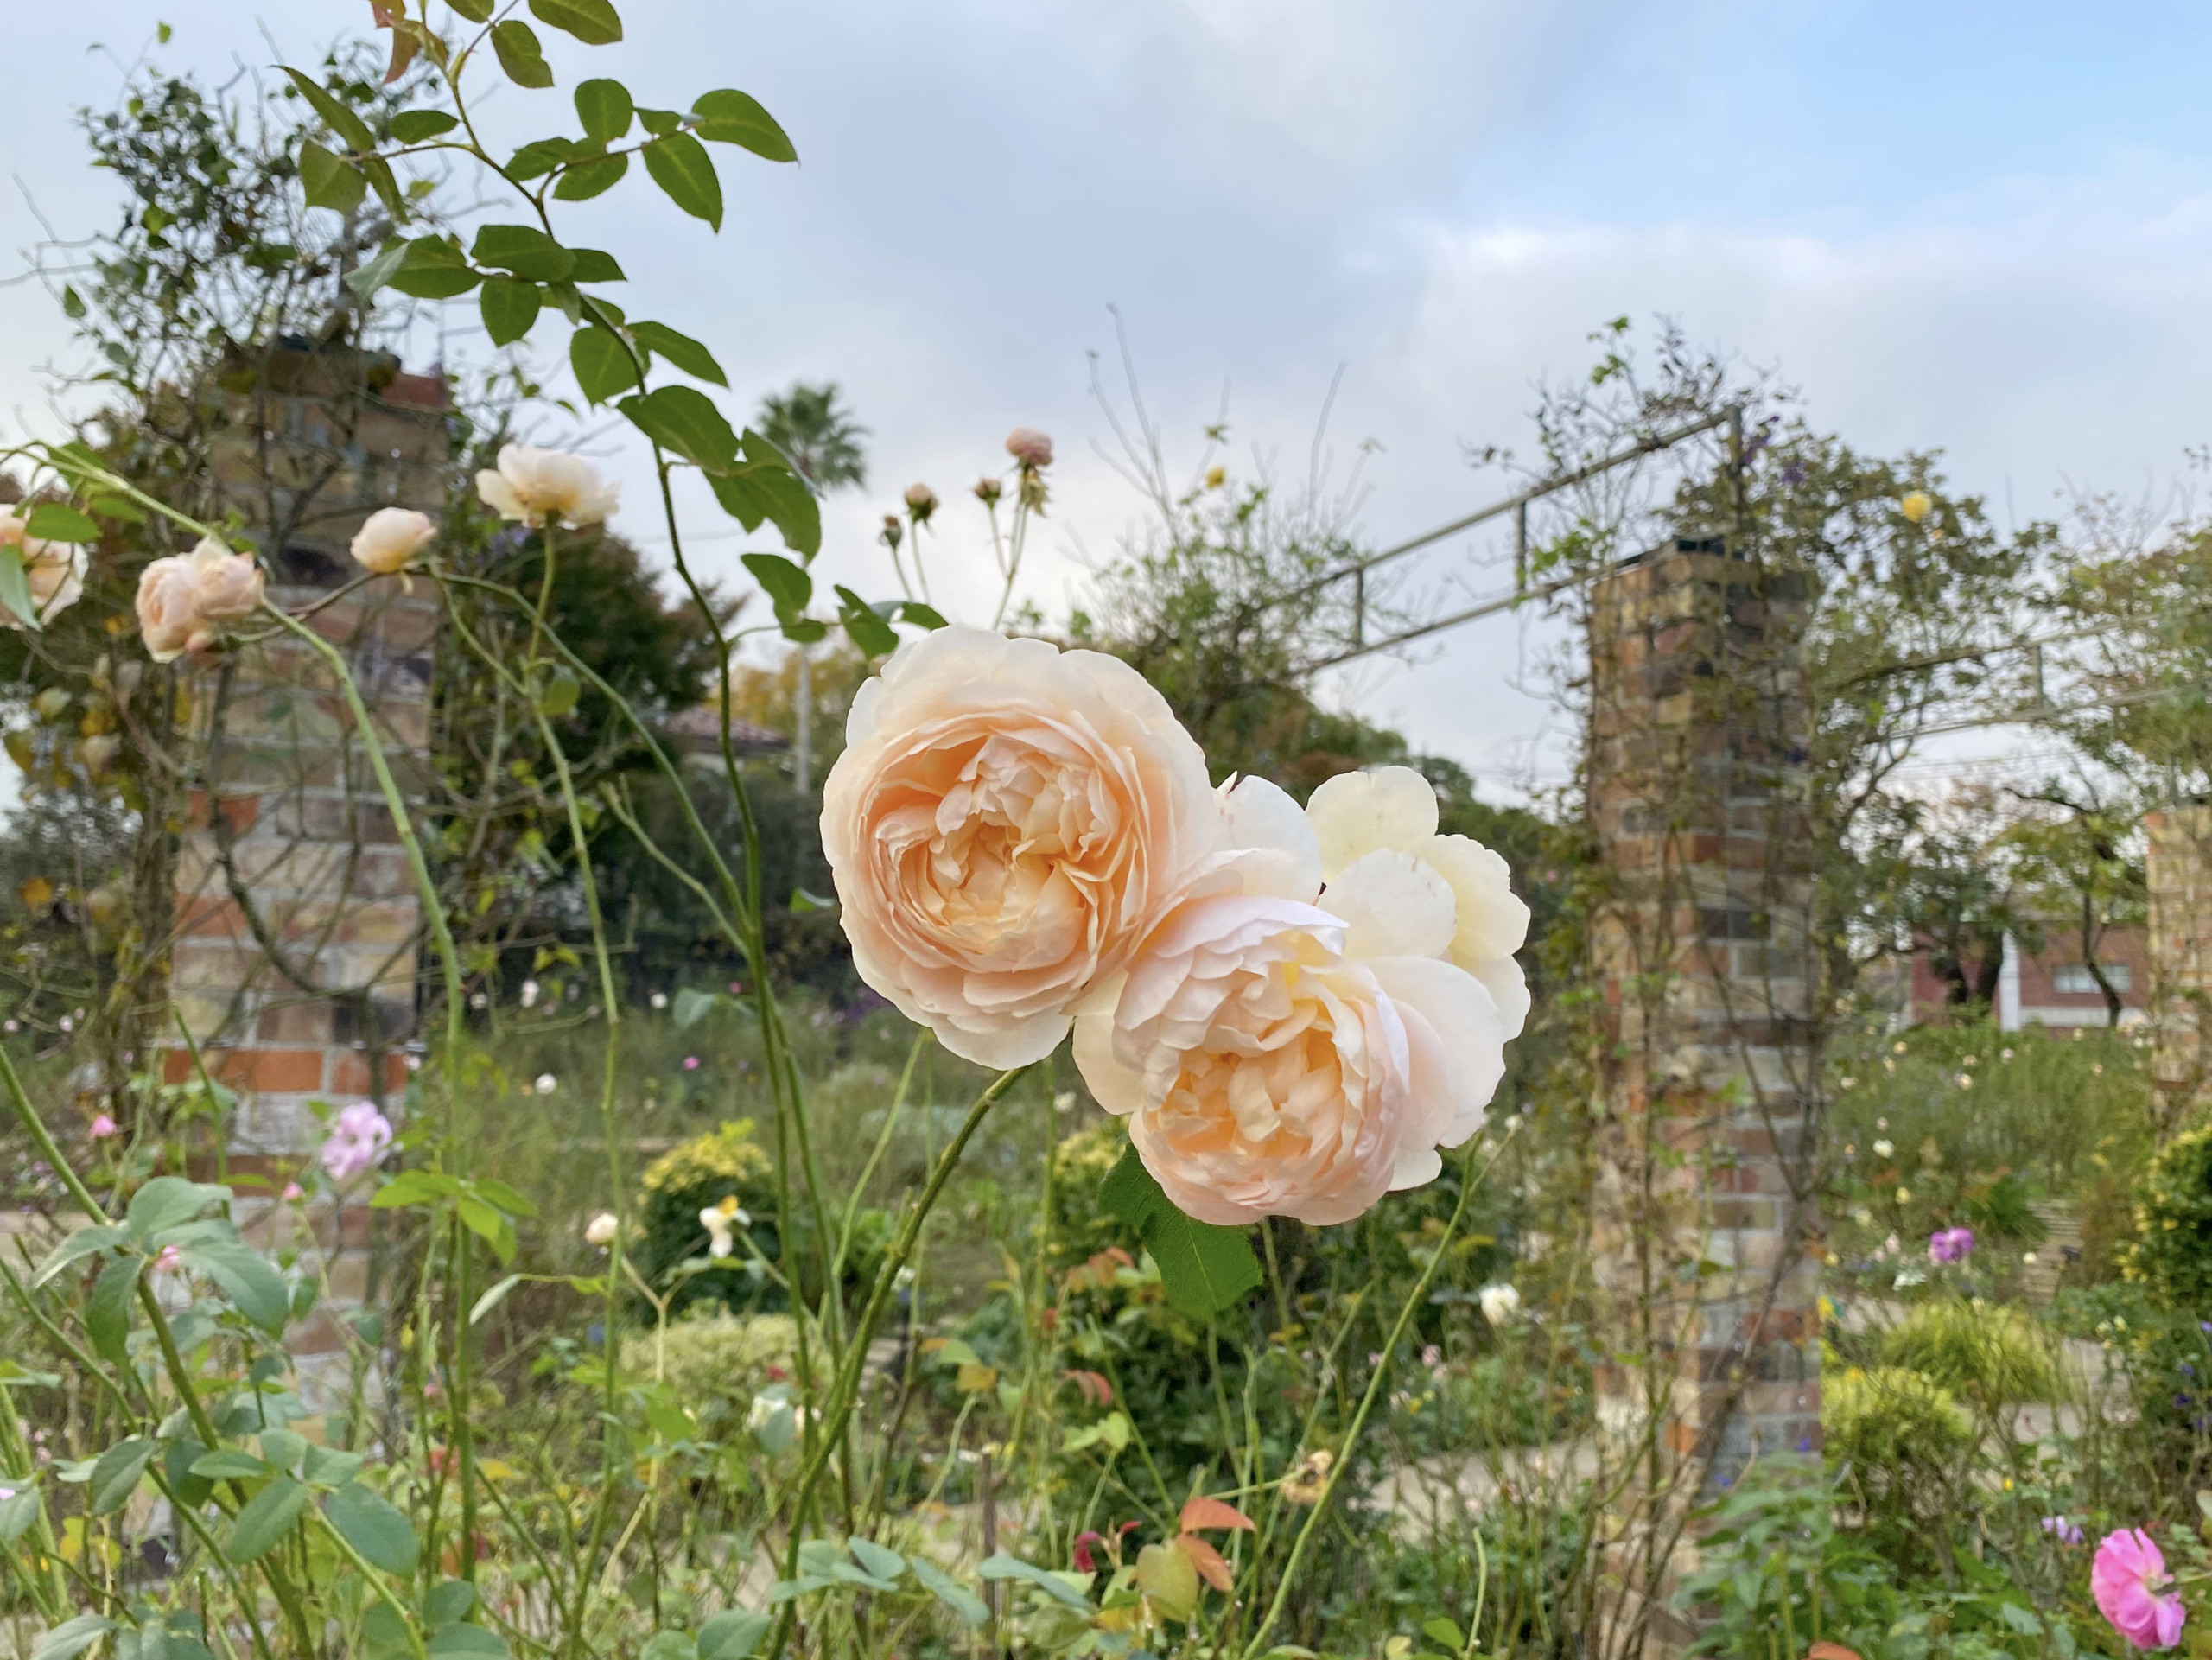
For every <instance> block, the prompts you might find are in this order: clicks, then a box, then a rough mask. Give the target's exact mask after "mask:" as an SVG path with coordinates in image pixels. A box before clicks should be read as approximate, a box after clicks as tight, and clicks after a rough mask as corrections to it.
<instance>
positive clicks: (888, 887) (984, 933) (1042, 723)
mask: <svg viewBox="0 0 2212 1660" xmlns="http://www.w3.org/2000/svg"><path fill="white" fill-rule="evenodd" d="M822 844H823V852H824V853H825V854H827V855H828V857H829V868H830V870H831V872H832V873H833V874H834V875H835V877H836V885H837V897H838V900H839V901H840V903H841V904H842V906H843V919H844V925H845V933H846V937H847V938H849V940H850V941H851V942H852V947H853V962H854V965H855V968H857V969H858V970H859V972H860V975H861V978H862V979H863V980H865V981H866V982H867V983H868V984H869V985H870V986H872V987H873V988H874V989H875V990H876V991H878V992H879V993H880V994H881V995H883V996H885V997H887V998H888V999H889V1000H890V1001H891V1002H893V1003H894V1004H896V1005H897V1006H898V1008H899V1011H900V1012H901V1013H903V1014H906V1017H907V1018H908V1019H910V1020H912V1021H918V1022H919V1023H921V1024H922V1025H925V1026H926V1027H929V1028H930V1029H931V1031H933V1032H934V1033H936V1034H937V1036H938V1041H940V1042H941V1043H943V1044H944V1046H945V1047H946V1048H948V1049H950V1050H951V1051H952V1053H955V1054H957V1055H959V1056H961V1057H963V1059H968V1060H972V1061H975V1062H976V1063H977V1064H978V1065H985V1066H994V1067H1009V1066H1021V1065H1027V1064H1028V1063H1030V1062H1031V1061H1035V1060H1041V1059H1044V1058H1045V1057H1046V1055H1049V1054H1050V1053H1052V1050H1053V1049H1054V1047H1055V1046H1058V1043H1059V1041H1060V1040H1061V1039H1062V1038H1063V1037H1065V1035H1066V1034H1067V1030H1068V1025H1069V1021H1070V1017H1071V1014H1072V1012H1073V1011H1074V1010H1075V1008H1076V1007H1077V1004H1078V1003H1080V1002H1082V1001H1083V1000H1084V998H1085V997H1086V996H1108V995H1110V989H1111V983H1112V982H1113V980H1114V978H1115V977H1116V976H1117V975H1118V974H1119V973H1120V972H1121V970H1122V967H1123V966H1124V964H1127V963H1128V959H1129V957H1130V955H1131V953H1132V952H1134V951H1135V949H1136V946H1137V944H1138V942H1139V941H1140V940H1141V938H1143V936H1144V935H1145V934H1146V933H1147V932H1149V931H1150V930H1151V929H1152V927H1153V926H1154V925H1155V924H1156V923H1157V922H1158V921H1159V920H1160V918H1161V917H1162V916H1163V915H1164V914H1165V913H1166V911H1167V910H1168V908H1169V907H1170V906H1173V904H1175V903H1176V902H1177V901H1178V900H1180V899H1181V898H1182V897H1183V896H1184V894H1185V892H1186V891H1188V889H1189V887H1190V886H1191V884H1192V881H1194V880H1196V879H1197V878H1198V877H1199V876H1200V875H1204V874H1205V872H1206V871H1208V870H1210V869H1211V868H1214V867H1215V866H1217V864H1218V863H1219V862H1220V859H1221V856H1222V855H1223V853H1224V850H1225V849H1226V846H1227V836H1226V833H1225V830H1224V824H1223V819H1222V813H1221V810H1220V807H1219V805H1217V802H1216V800H1215V798H1214V794H1213V792H1212V791H1211V789H1210V788H1209V787H1208V786H1207V782H1206V766H1205V755H1204V754H1201V753H1200V752H1199V749H1198V745H1197V744H1195V743H1193V742H1192V741H1191V738H1190V735H1188V734H1187V733H1185V731H1184V730H1183V728H1181V727H1180V726H1179V725H1178V724H1177V722H1176V720H1175V716H1174V715H1173V712H1171V711H1170V710H1169V709H1168V707H1167V703H1166V700H1165V699H1164V698H1162V697H1161V696H1160V694H1159V693H1158V692H1156V691H1154V690H1153V689H1152V687H1151V686H1149V685H1147V684H1146V683H1145V681H1144V680H1143V679H1142V678H1141V677H1140V676H1139V675H1138V674H1137V672H1136V671H1135V670H1134V669H1132V668H1130V667H1129V666H1128V665H1127V664H1125V663H1122V661H1121V660H1120V659H1118V658H1111V657H1107V656H1104V655H1103V654H1101V653H1099V652H1061V651H1058V650H1057V649H1055V648H1054V647H1053V646H1049V645H1047V644H1046V643H1045V642H1044V641H1042V640H1036V639H1006V638H1005V637H1004V636H1003V635H1001V634H997V633H990V632H988V631H986V630H983V629H980V628H963V627H950V628H940V629H938V630H937V631H936V632H934V633H929V634H925V635H923V636H922V637H921V638H919V639H912V640H909V641H908V642H907V643H906V644H905V645H904V646H900V647H899V650H898V651H897V652H894V653H893V656H892V657H891V658H890V660H889V661H887V663H886V664H885V665H883V672H882V674H881V676H880V677H879V678H877V679H874V680H871V681H869V682H868V683H867V684H865V685H863V686H862V687H861V690H860V695H859V696H857V697H855V699H854V701H853V709H852V714H851V716H850V718H849V720H848V722H847V723H846V747H845V751H844V754H842V755H841V756H839V757H838V760H837V764H836V766H833V767H831V768H830V770H829V778H828V779H826V780H825V781H824V783H823V792H822Z"/></svg>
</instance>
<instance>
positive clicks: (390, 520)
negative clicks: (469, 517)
mask: <svg viewBox="0 0 2212 1660" xmlns="http://www.w3.org/2000/svg"><path fill="white" fill-rule="evenodd" d="M437 533H438V526H437V522H436V521H435V519H433V518H431V517H430V516H429V514H428V513H419V512H416V511H415V509H413V508H412V507H379V508H378V509H377V510H376V512H372V513H371V514H370V515H369V516H368V517H367V518H365V519H363V520H362V521H361V528H360V529H359V530H358V531H354V532H353V547H352V552H353V557H354V559H355V560H356V561H358V562H359V563H360V564H361V565H362V567H363V568H364V569H369V570H372V571H374V572H376V574H377V575H378V576H391V574H392V573H393V572H394V571H396V570H398V569H401V568H402V567H404V565H406V564H407V563H408V562H409V561H410V560H412V559H413V558H414V557H415V556H416V554H418V553H420V552H422V551H423V549H424V548H426V547H428V546H429V545H430V542H431V539H432V538H433V537H435V536H436V535H437Z"/></svg>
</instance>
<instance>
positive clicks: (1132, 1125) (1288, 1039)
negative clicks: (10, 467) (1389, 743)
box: [1075, 774, 1518, 1226]
mask: <svg viewBox="0 0 2212 1660" xmlns="http://www.w3.org/2000/svg"><path fill="white" fill-rule="evenodd" d="M1414 776H1415V777H1416V778H1417V779H1418V777H1419V775H1418V774H1414ZM1421 787H1422V788H1423V789H1424V790H1427V787H1428V786H1427V782H1426V780H1422V781H1421ZM1223 805H1224V817H1225V818H1226V821H1227V823H1228V825H1229V830H1230V839H1231V841H1232V842H1234V843H1236V844H1237V845H1238V847H1239V848H1240V849H1242V850H1241V851H1240V852H1239V853H1238V854H1236V855H1235V857H1234V859H1233V861H1232V864H1231V867H1230V868H1231V869H1232V870H1233V872H1234V873H1235V875H1236V879H1237V881H1239V882H1240V884H1241V886H1242V887H1243V891H1242V892H1241V893H1236V894H1218V893H1209V894H1198V895H1196V896H1194V897H1192V898H1191V899H1189V900H1185V902H1184V903H1183V904H1182V905H1181V906H1178V907H1177V909H1176V910H1175V911H1174V912H1173V913H1171V914H1170V915H1169V917H1168V918H1167V919H1166V921H1165V922H1163V923H1162V924H1161V925H1160V928H1159V929H1158V930H1157V931H1156V932H1154V934H1153V935H1152V936H1151V937H1150V938H1147V940H1146V942H1145V944H1144V946H1143V949H1142V950H1141V952H1140V953H1139V954H1138V956H1137V957H1136V959H1135V961H1134V962H1133V963H1132V964H1130V967H1129V970H1128V976H1127V978H1126V980H1125V981H1124V982H1123V983H1122V987H1121V989H1120V991H1119V994H1118V996H1117V997H1116V1002H1115V1005H1114V1007H1113V1008H1112V1009H1111V1010H1110V1011H1095V1010H1086V1011H1085V1012H1084V1014H1083V1016H1082V1018H1081V1019H1079V1020H1078V1021H1077V1023H1076V1042H1075V1054H1076V1063H1077V1066H1078V1067H1080V1068H1081V1070H1082V1072H1083V1075H1084V1081H1085V1082H1086V1083H1088V1084H1090V1091H1091V1093H1092V1094H1093V1095H1094V1096H1095V1097H1096V1098H1097V1100H1098V1102H1099V1104H1100V1105H1102V1106H1103V1107H1105V1108H1106V1109H1107V1110H1108V1111H1109V1112H1116V1113H1121V1114H1124V1115H1126V1116H1128V1118H1129V1136H1130V1140H1131V1141H1132V1142H1134V1144H1135V1147H1136V1149H1137V1153H1138V1155H1139V1156H1140V1157H1141V1159H1143V1161H1144V1164H1145V1167H1146V1168H1147V1170H1149V1171H1150V1172H1151V1173H1152V1174H1153V1175H1154V1178H1155V1179H1156V1180H1158V1181H1159V1182H1160V1186H1161V1188H1162V1189H1163V1190H1164V1191H1165V1192H1166V1194H1167V1197H1168V1198H1169V1199H1171V1200H1173V1202H1174V1204H1175V1205H1177V1207H1178V1208H1179V1209H1180V1210H1182V1211H1183V1212H1185V1214H1186V1215H1189V1216H1192V1217H1196V1218H1198V1220H1200V1221H1202V1222H1212V1223H1217V1224H1224V1225H1232V1226H1233V1225H1236V1224H1243V1223H1248V1222H1253V1221H1256V1220H1257V1219H1258V1218H1261V1217H1263V1216H1289V1217H1295V1218H1298V1219H1299V1220H1300V1221H1302V1222H1306V1223H1309V1224H1314V1225H1317V1226H1325V1225H1328V1224H1333V1223H1339V1222H1349V1221H1351V1219H1352V1218H1355V1217H1357V1216H1359V1215H1361V1214H1362V1213H1363V1212H1365V1211H1367V1210H1368V1209H1369V1208H1370V1207H1371V1206H1372V1205H1374V1204H1375V1203H1376V1200H1378V1199H1381V1198H1382V1197H1383V1194H1384V1193H1389V1192H1391V1191H1393V1190H1394V1189H1400V1188H1407V1187H1416V1186H1421V1184H1422V1183H1424V1182H1427V1181H1431V1180H1434V1179H1435V1177H1436V1176H1437V1174H1438V1173H1440V1171H1441V1170H1442V1168H1443V1160H1442V1157H1441V1155H1440V1154H1439V1153H1438V1151H1437V1149H1438V1148H1440V1147H1457V1146H1459V1145H1460V1144H1461V1143H1463V1142H1465V1141H1466V1140H1467V1138H1468V1137H1469V1136H1471V1135H1473V1134H1474V1133H1475V1132H1476V1131H1477V1130H1478V1129H1481V1128H1482V1124H1483V1120H1484V1108H1485V1107H1486V1105H1487V1104H1488V1103H1489V1101H1490V1098H1491V1095H1492V1094H1493V1093H1494V1092H1495V1091H1496V1090H1497V1084H1498V1082H1499V1080H1500V1079H1501V1078H1503V1076H1504V1072H1505V1045H1506V1042H1507V1040H1509V1039H1510V1037H1511V1036H1512V1034H1513V1033H1514V1032H1515V1031H1516V1030H1517V1029H1518V1023H1517V1021H1513V1022H1509V1021H1508V1020H1507V1018H1506V1016H1505V1015H1503V1014H1501V1013H1500V1011H1499V1009H1498V1007H1497V1002H1496V1000H1495V999H1494V998H1492V996H1491V994H1490V991H1489V990H1488V989H1487V988H1486V987H1485V986H1484V983H1483V982H1482V981H1481V980H1479V979H1478V978H1477V977H1476V976H1474V975H1473V974H1471V973H1470V972H1468V971H1467V970H1465V969H1464V968H1462V967H1460V966H1459V965H1458V964H1455V963H1453V962H1452V961H1451V960H1449V954H1450V952H1451V951H1452V946H1453V943H1454V939H1455V936H1456V932H1457V923H1458V909H1459V906H1458V903H1457V900H1456V897H1455V895H1454V894H1453V891H1452V887H1451V885H1450V883H1449V882H1448V881H1446V878H1445V877H1444V875H1441V874H1440V872H1438V871H1436V870H1434V869H1433V868H1429V867H1427V865H1425V864H1424V863H1422V862H1421V861H1418V860H1416V859H1414V858H1412V857H1410V856H1408V855H1404V854H1402V853H1399V852H1397V851H1395V850H1393V849H1380V850H1377V851H1376V852H1374V853H1370V854H1368V855H1363V856H1362V857H1361V858H1360V859H1358V860H1356V861H1354V862H1351V864H1349V865H1346V866H1344V867H1343V868H1340V869H1339V870H1338V875H1337V876H1336V879H1335V880H1334V881H1330V882H1329V883H1328V884H1327V886H1326V887H1323V885H1322V871H1323V870H1324V869H1325V868H1326V862H1325V843H1324V842H1323V840H1322V838H1321V837H1320V836H1319V835H1317V833H1316V828H1315V825H1314V824H1313V820H1312V818H1310V817H1309V816H1308V815H1307V814H1306V812H1302V811H1300V809H1299V807H1298V806H1297V805H1296V804H1295V803H1294V802H1293V801H1292V800H1291V799H1290V798H1289V797H1287V795H1285V794H1284V793H1283V792H1281V790H1279V789H1277V788H1275V786H1274V785H1271V784H1268V783H1267V782H1265V781H1264V780H1262V779H1245V780H1243V782H1242V783H1240V784H1237V785H1235V786H1234V788H1232V789H1228V790H1225V791H1224V801H1223ZM1431 807H1432V811H1433V794H1432V797H1431Z"/></svg>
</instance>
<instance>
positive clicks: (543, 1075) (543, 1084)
mask: <svg viewBox="0 0 2212 1660" xmlns="http://www.w3.org/2000/svg"><path fill="white" fill-rule="evenodd" d="M536 1087H537V1092H538V1093H539V1094H540V1095H550V1094H552V1093H553V1091H556V1090H557V1089H559V1088H560V1087H561V1080H560V1079H559V1078H556V1077H554V1076H553V1074H552V1073H550V1072H540V1073H538V1075H537V1086H536Z"/></svg>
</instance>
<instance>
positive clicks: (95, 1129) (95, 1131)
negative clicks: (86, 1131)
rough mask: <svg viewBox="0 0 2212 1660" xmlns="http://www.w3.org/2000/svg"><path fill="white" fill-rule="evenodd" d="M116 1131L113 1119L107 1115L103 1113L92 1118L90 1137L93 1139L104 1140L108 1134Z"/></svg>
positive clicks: (113, 1133) (115, 1133) (114, 1133)
mask: <svg viewBox="0 0 2212 1660" xmlns="http://www.w3.org/2000/svg"><path fill="white" fill-rule="evenodd" d="M118 1133H119V1132H118V1130H117V1129H116V1127H115V1120H114V1119H112V1118H111V1117H109V1116H107V1115H106V1114H105V1113H102V1114H100V1116H99V1117H97V1118H95V1119H93V1120H92V1139H93V1140H94V1141H96V1142H104V1141H105V1140H106V1139H107V1138H108V1137H109V1136H111V1135H117V1134H118Z"/></svg>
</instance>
